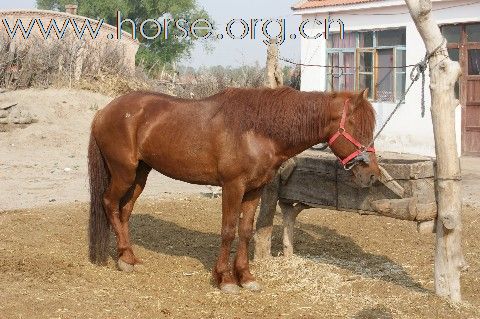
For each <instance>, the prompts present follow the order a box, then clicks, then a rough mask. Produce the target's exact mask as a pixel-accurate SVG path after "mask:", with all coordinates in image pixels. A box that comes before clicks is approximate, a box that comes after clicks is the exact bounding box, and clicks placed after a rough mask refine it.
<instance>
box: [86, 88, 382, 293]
mask: <svg viewBox="0 0 480 319" xmlns="http://www.w3.org/2000/svg"><path fill="white" fill-rule="evenodd" d="M342 123H343V127H342ZM374 126H375V114H374V111H373V108H372V106H371V104H370V103H369V102H368V101H367V99H366V92H362V93H360V94H355V93H348V92H341V93H330V94H328V93H320V92H299V91H297V90H294V89H291V88H286V87H283V88H279V89H233V88H232V89H227V90H225V91H223V92H221V93H218V94H216V95H213V96H211V97H208V98H205V99H201V100H185V99H180V98H176V97H172V96H168V95H164V94H158V93H148V92H134V93H130V94H127V95H125V96H122V97H119V98H117V99H115V100H114V101H112V102H111V103H110V104H108V105H107V106H106V107H105V108H104V109H102V110H100V111H99V112H98V113H97V114H96V116H95V119H94V120H93V123H92V132H91V136H90V145H89V149H88V160H89V174H90V194H91V207H90V227H89V232H90V234H89V237H90V246H89V248H90V260H91V261H92V262H93V263H97V264H104V263H105V262H106V260H107V246H108V238H109V226H111V227H112V228H113V231H114V232H115V235H116V239H117V249H118V255H119V259H118V267H119V269H120V270H124V271H131V270H133V268H134V265H135V264H137V263H140V260H139V259H137V258H136V257H135V255H134V253H133V250H132V245H131V242H130V237H129V230H128V220H129V218H130V214H131V213H132V210H133V205H134V203H135V201H136V199H137V198H138V196H139V195H140V193H141V192H142V190H143V188H144V186H145V182H146V180H147V176H148V173H149V172H150V170H151V169H152V168H153V169H155V170H157V171H159V172H160V173H162V174H165V175H167V176H169V177H172V178H175V179H179V180H182V181H186V182H190V183H196V184H209V185H218V186H221V187H222V231H221V237H222V243H221V247H220V253H219V256H218V260H217V263H216V265H215V267H214V269H213V276H214V279H215V280H216V282H217V283H218V285H219V287H220V288H221V289H222V290H223V291H225V292H236V291H237V290H238V285H241V286H242V287H244V288H247V289H251V290H258V289H260V285H259V284H258V283H257V282H256V281H255V279H254V277H253V276H252V274H251V273H250V271H249V263H248V245H249V242H250V239H251V237H252V229H253V221H254V215H255V211H256V208H257V205H258V202H259V199H260V195H261V192H262V188H263V187H264V185H265V184H267V183H268V182H269V181H270V180H271V179H272V178H273V176H274V175H275V172H276V170H277V169H278V168H279V166H280V165H281V164H282V163H283V162H284V161H285V160H287V159H288V158H290V157H292V156H294V155H296V154H298V153H300V152H302V151H303V150H305V149H308V148H310V147H311V146H313V145H315V144H318V143H321V142H326V141H329V140H330V141H331V145H330V148H331V149H332V151H333V152H334V153H335V154H336V155H337V156H338V157H339V159H341V160H342V159H343V160H345V159H347V158H349V157H351V159H350V160H348V161H347V162H348V163H344V164H346V165H345V166H346V167H347V165H348V166H349V167H348V168H349V169H350V168H351V169H352V172H353V176H354V177H353V178H354V179H355V181H356V182H357V183H358V184H359V185H360V186H369V185H371V184H372V183H373V182H374V181H375V179H376V177H377V176H378V175H379V169H378V166H377V162H376V157H375V153H374V152H373V150H371V149H370V148H369V149H368V150H366V149H365V148H364V147H362V146H361V144H362V145H367V144H369V143H370V141H371V140H372V136H373V130H374ZM341 127H342V128H341ZM337 132H338V133H342V134H337ZM346 132H350V133H351V134H347V135H348V136H349V137H351V138H349V137H346V136H347V135H345V134H343V133H346ZM335 135H337V137H336V138H334V139H333V140H332V137H333V136H335ZM357 141H358V142H357ZM367 151H368V153H367ZM355 154H356V155H355ZM237 223H238V224H239V227H238V235H239V242H238V248H237V254H236V257H235V260H234V263H233V266H231V265H230V262H229V256H230V249H231V244H232V241H233V240H234V239H235V235H236V226H237Z"/></svg>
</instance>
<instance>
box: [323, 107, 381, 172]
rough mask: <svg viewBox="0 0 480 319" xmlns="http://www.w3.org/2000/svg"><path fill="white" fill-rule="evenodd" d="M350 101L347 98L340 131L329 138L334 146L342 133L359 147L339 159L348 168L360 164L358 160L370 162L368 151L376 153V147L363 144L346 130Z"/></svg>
mask: <svg viewBox="0 0 480 319" xmlns="http://www.w3.org/2000/svg"><path fill="white" fill-rule="evenodd" d="M348 102H350V99H346V100H345V104H344V105H343V113H342V119H341V121H340V127H339V128H338V131H337V132H336V133H335V134H334V135H333V136H332V137H331V138H330V140H328V146H330V148H332V144H333V143H334V142H335V141H336V140H337V138H338V137H339V136H340V135H342V136H343V137H345V138H346V139H347V140H349V141H350V142H351V143H352V144H353V145H355V147H356V148H357V150H356V151H355V152H353V153H352V154H350V155H348V156H347V157H345V158H344V159H341V158H340V157H339V158H338V160H339V161H340V163H342V165H343V167H344V168H345V169H346V170H350V169H352V168H353V167H354V166H355V165H356V164H358V162H361V161H363V162H364V163H366V164H368V163H369V161H370V159H369V158H368V154H367V152H370V153H375V148H374V147H371V146H369V147H366V146H364V145H362V144H361V143H360V142H359V141H357V140H356V139H355V138H354V137H353V136H352V135H350V134H348V133H347V132H346V131H345V121H346V119H347V111H348Z"/></svg>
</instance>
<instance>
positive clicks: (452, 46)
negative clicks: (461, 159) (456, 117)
mask: <svg viewBox="0 0 480 319" xmlns="http://www.w3.org/2000/svg"><path fill="white" fill-rule="evenodd" d="M442 33H443V34H444V36H445V38H446V39H447V41H448V51H449V55H450V57H451V59H452V60H457V61H459V62H460V64H461V67H462V76H461V77H460V80H459V84H458V85H457V87H456V88H455V89H456V94H457V96H458V97H459V99H460V103H461V104H462V154H464V155H476V156H480V23H471V24H461V25H448V26H443V27H442Z"/></svg>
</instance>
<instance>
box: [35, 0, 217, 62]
mask: <svg viewBox="0 0 480 319" xmlns="http://www.w3.org/2000/svg"><path fill="white" fill-rule="evenodd" d="M66 4H77V5H78V14H79V15H83V16H86V17H89V18H93V19H102V18H103V19H105V22H107V23H109V24H112V25H117V11H120V12H121V16H122V20H125V19H131V20H133V21H135V23H136V29H137V39H138V40H139V41H140V42H141V47H140V49H139V52H138V53H137V63H140V64H142V65H143V66H144V67H145V68H146V69H147V70H153V71H154V70H158V69H159V68H160V66H161V65H163V64H165V63H170V62H173V61H175V60H177V59H178V58H180V57H182V56H188V55H189V54H190V52H191V50H192V48H193V44H194V41H195V39H193V38H191V37H186V38H183V37H176V36H175V35H176V34H177V35H182V33H180V34H179V33H178V32H179V30H178V29H176V28H175V24H174V23H170V24H169V36H168V38H167V39H165V37H164V36H163V34H164V33H162V34H161V35H160V36H159V37H157V38H156V39H153V40H149V39H146V38H144V37H142V36H141V34H140V33H139V32H138V31H139V28H140V25H141V23H142V22H143V21H145V20H147V19H159V18H162V17H168V18H170V19H171V20H179V19H185V20H187V21H189V22H192V21H195V20H196V19H207V20H209V21H210V19H209V16H208V13H207V12H206V11H205V10H203V9H202V8H200V7H199V6H198V4H197V3H196V0H37V7H38V8H39V9H46V10H57V11H64V10H65V5H66ZM131 28H132V27H131V24H130V23H124V24H123V29H124V30H125V31H127V32H130V33H131V32H132V29H131ZM145 31H146V33H147V36H149V35H152V34H155V33H156V31H157V26H155V25H154V24H153V23H148V24H146V25H145ZM163 32H164V31H163Z"/></svg>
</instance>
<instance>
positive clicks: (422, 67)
mask: <svg viewBox="0 0 480 319" xmlns="http://www.w3.org/2000/svg"><path fill="white" fill-rule="evenodd" d="M445 43H446V40H445V38H443V41H442V43H441V44H440V45H439V46H438V47H436V48H435V50H433V51H432V52H430V53H428V52H427V54H425V57H424V58H423V59H422V60H421V61H420V62H418V63H417V64H415V66H414V67H413V69H412V71H411V72H410V80H411V82H410V85H409V86H408V88H407V89H406V90H405V92H404V93H403V95H402V98H401V99H400V101H398V103H397V105H396V106H395V108H394V109H393V111H392V112H391V113H390V115H389V116H388V117H387V120H386V121H385V122H384V123H383V125H382V127H381V128H380V129H379V130H378V132H377V134H375V136H374V137H373V139H372V141H371V142H370V144H368V146H367V148H368V147H371V146H373V143H374V142H375V140H376V139H377V138H378V136H379V135H380V133H382V131H383V130H384V129H385V127H386V126H387V124H388V122H390V120H391V119H392V117H393V115H394V114H395V113H396V112H397V111H398V109H399V108H400V106H401V105H402V104H403V102H405V97H406V96H407V93H408V92H409V91H410V89H411V88H412V86H413V84H414V83H415V82H417V81H418V79H420V76H421V77H422V98H421V108H422V117H424V116H425V71H426V70H427V66H428V63H429V61H430V58H431V57H432V56H434V55H435V54H437V53H438V52H439V51H440V49H441V48H442V47H443V46H444V45H445Z"/></svg>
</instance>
